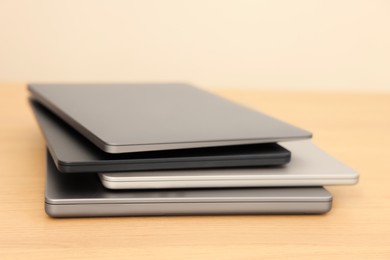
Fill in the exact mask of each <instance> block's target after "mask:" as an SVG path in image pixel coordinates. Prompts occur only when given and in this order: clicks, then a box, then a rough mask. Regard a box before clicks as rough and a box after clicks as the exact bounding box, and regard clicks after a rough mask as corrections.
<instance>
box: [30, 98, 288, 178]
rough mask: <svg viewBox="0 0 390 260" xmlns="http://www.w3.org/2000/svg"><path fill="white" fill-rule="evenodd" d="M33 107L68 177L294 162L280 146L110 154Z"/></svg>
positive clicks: (61, 169)
mask: <svg viewBox="0 0 390 260" xmlns="http://www.w3.org/2000/svg"><path fill="white" fill-rule="evenodd" d="M31 107H32V109H33V111H34V114H35V116H36V118H37V121H38V123H39V125H40V128H41V130H42V132H43V134H44V136H45V139H46V144H47V146H48V148H49V151H50V153H51V155H52V157H53V159H54V162H55V164H56V166H57V168H58V169H59V171H61V172H64V173H73V172H115V171H138V170H163V169H165V170H167V169H200V168H217V167H218V168H219V167H239V166H262V165H281V164H286V163H288V162H289V161H290V152H289V151H288V150H286V149H284V148H283V147H281V146H279V145H277V144H249V145H236V146H220V147H209V148H195V149H182V150H165V151H154V152H141V153H127V154H108V153H105V152H103V151H101V150H100V149H99V148H97V147H96V146H95V145H93V144H92V143H90V142H89V141H88V140H87V139H85V138H84V137H83V136H82V135H80V134H79V133H78V132H77V131H75V130H74V129H73V128H72V127H70V126H69V125H67V124H66V123H65V122H63V121H62V120H61V119H59V118H58V117H57V116H55V115H54V114H52V113H51V112H50V111H48V110H47V109H45V108H44V107H43V106H41V105H40V104H38V103H37V102H34V101H31Z"/></svg>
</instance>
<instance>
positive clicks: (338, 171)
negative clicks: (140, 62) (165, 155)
mask: <svg viewBox="0 0 390 260" xmlns="http://www.w3.org/2000/svg"><path fill="white" fill-rule="evenodd" d="M281 144H282V145H283V146H284V147H286V148H287V149H289V150H290V151H291V154H292V157H291V162H290V163H289V164H288V165H285V166H282V167H257V168H231V169H209V170H204V169H203V170H175V171H138V172H115V173H100V174H99V176H100V179H101V181H102V183H103V185H104V186H105V187H106V188H109V189H160V188H211V187H271V186H277V187H281V186H324V185H351V184H355V183H357V182H358V178H359V175H358V174H357V173H356V172H355V171H354V170H352V169H351V168H349V167H347V166H346V165H344V164H343V163H341V162H339V161H337V160H336V159H334V158H333V157H331V156H329V155H328V154H326V153H325V152H324V151H322V150H321V149H319V148H318V147H317V146H316V145H314V144H313V143H312V142H311V141H296V142H284V143H281Z"/></svg>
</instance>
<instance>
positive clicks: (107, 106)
mask: <svg viewBox="0 0 390 260" xmlns="http://www.w3.org/2000/svg"><path fill="white" fill-rule="evenodd" d="M29 90H30V92H31V93H32V96H33V98H34V99H36V100H37V101H39V102H40V103H42V104H43V105H44V106H46V107H47V108H49V109H50V110H51V111H52V112H54V113H55V114H57V115H58V116H59V117H61V118H62V119H63V120H64V121H66V122H67V123H68V124H70V125H71V126H72V127H73V128H75V129H76V130H77V131H79V132H80V133H81V134H82V135H84V136H85V137H86V138H88V139H89V140H90V141H91V142H92V143H94V144H95V145H96V146H98V147H99V148H100V149H101V150H103V151H105V152H108V153H127V152H140V151H153V150H169V149H182V148H195V147H211V146H223V145H236V144H250V143H268V142H278V141H286V140H294V139H303V138H310V137H311V133H309V132H307V131H305V130H302V129H299V128H297V127H294V126H292V125H290V124H287V123H284V122H282V121H279V120H277V119H275V118H272V117H270V116H267V115H265V114H262V113H259V112H256V111H254V110H251V109H249V108H246V107H243V106H241V105H238V104H235V103H233V102H231V101H228V100H226V99H224V98H221V97H218V96H216V95H213V94H211V93H208V92H206V91H203V90H200V89H198V88H195V87H192V86H189V85H186V84H89V85H88V84H33V85H29Z"/></svg>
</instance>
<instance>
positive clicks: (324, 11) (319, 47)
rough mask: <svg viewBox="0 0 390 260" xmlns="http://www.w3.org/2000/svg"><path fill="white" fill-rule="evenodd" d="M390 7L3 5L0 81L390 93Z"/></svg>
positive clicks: (4, 0) (16, 0)
mask: <svg viewBox="0 0 390 260" xmlns="http://www.w3.org/2000/svg"><path fill="white" fill-rule="evenodd" d="M389 72H390V1H384V0H383V1H379V0H376V1H368V0H367V1H352V0H345V1H332V0H329V1H310V0H307V1H305V0H294V1H290V0H279V1H260V0H253V1H249V0H236V1H229V0H187V1H183V0H161V1H157V0H156V1H151V0H138V1H134V0H133V1H131V0H127V1H125V0H123V1H119V0H110V1H103V0H102V1H96V0H66V1H54V0H34V1H31V0H25V1H23V0H0V81H2V82H11V81H12V82H16V81H20V82H30V81H188V82H193V83H196V84H199V85H201V86H220V87H248V88H278V89H294V88H301V89H343V90H386V91H390V73H389Z"/></svg>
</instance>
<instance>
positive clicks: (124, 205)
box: [45, 153, 332, 217]
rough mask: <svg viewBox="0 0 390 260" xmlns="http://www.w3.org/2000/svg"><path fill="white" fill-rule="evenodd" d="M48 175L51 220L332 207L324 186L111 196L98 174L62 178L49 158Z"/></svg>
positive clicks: (318, 211) (313, 210)
mask: <svg viewBox="0 0 390 260" xmlns="http://www.w3.org/2000/svg"><path fill="white" fill-rule="evenodd" d="M46 176H47V180H46V192H45V210H46V212H47V214H48V215H49V216H51V217H109V216H143V215H147V216H151V215H157V216H162V215H231V214H233V215H238V214H322V213H326V212H328V211H329V210H330V209H331V206H332V195H331V194H330V193H329V192H328V191H326V190H325V189H324V188H322V187H306V188H239V189H234V188H229V189H183V190H143V191H142V190H141V191H129V190H119V191H118V190H116V191H112V190H108V189H106V188H104V187H103V185H102V184H101V182H100V181H99V178H98V176H97V175H96V174H93V173H86V174H61V173H60V172H58V170H57V168H56V166H55V165H54V162H53V160H52V158H51V156H50V155H49V153H47V174H46Z"/></svg>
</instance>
